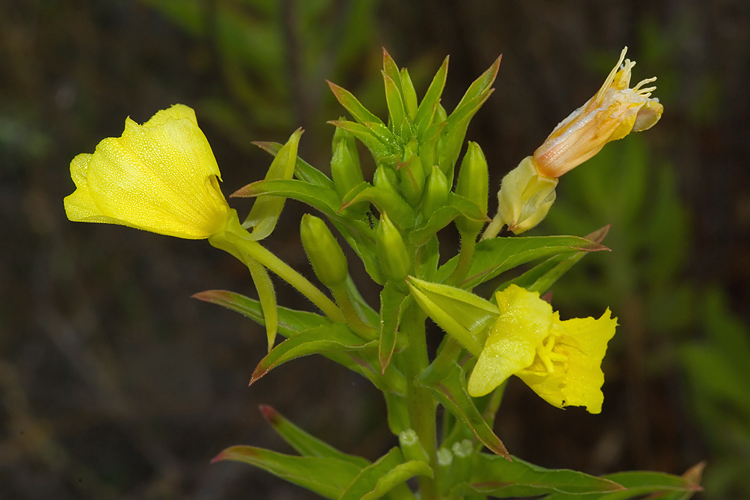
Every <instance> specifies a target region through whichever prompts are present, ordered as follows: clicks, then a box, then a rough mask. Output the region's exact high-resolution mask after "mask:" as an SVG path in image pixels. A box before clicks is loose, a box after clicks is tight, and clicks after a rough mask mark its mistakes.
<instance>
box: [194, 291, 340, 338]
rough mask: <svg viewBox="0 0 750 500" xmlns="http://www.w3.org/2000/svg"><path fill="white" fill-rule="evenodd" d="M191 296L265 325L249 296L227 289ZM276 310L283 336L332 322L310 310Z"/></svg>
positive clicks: (255, 304) (258, 308)
mask: <svg viewBox="0 0 750 500" xmlns="http://www.w3.org/2000/svg"><path fill="white" fill-rule="evenodd" d="M193 298H195V299H198V300H202V301H204V302H210V303H211V304H216V305H220V306H222V307H226V308H227V309H231V310H232V311H235V312H238V313H240V314H242V315H243V316H245V317H247V318H250V319H252V320H253V321H255V322H256V323H258V324H259V325H264V326H265V320H264V318H263V309H262V308H261V305H260V302H258V301H257V300H255V299H251V298H250V297H246V296H244V295H241V294H239V293H235V292H230V291H227V290H207V291H205V292H199V293H196V294H194V295H193ZM278 311H279V333H280V334H281V335H283V336H285V337H294V336H295V335H298V334H300V333H302V332H304V331H306V330H311V329H314V328H319V327H324V326H330V325H332V324H333V323H331V322H330V321H328V319H326V318H325V317H323V316H321V315H319V314H315V313H311V312H306V311H297V310H295V309H288V308H286V307H279V308H278Z"/></svg>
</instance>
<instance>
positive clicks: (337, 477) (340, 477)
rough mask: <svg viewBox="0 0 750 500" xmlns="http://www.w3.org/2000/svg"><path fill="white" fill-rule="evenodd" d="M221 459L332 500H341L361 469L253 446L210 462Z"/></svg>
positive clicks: (236, 448)
mask: <svg viewBox="0 0 750 500" xmlns="http://www.w3.org/2000/svg"><path fill="white" fill-rule="evenodd" d="M222 460H232V461H235V462H243V463H246V464H249V465H253V466H255V467H258V468H259V469H263V470H265V471H266V472H270V473H271V474H273V475H274V476H276V477H279V478H281V479H283V480H285V481H288V482H290V483H293V484H296V485H298V486H301V487H303V488H307V489H308V490H310V491H313V492H315V493H317V494H319V495H321V496H323V497H325V498H330V499H332V500H336V499H338V498H340V497H341V495H342V494H343V493H344V491H346V488H347V486H349V485H350V484H351V483H352V481H354V479H355V478H356V477H357V475H358V474H359V473H360V472H361V470H362V468H361V467H358V466H356V465H354V464H352V463H350V462H346V461H344V460H339V459H337V458H320V457H295V456H291V455H284V454H283V453H277V452H275V451H271V450H266V449H263V448H256V447H254V446H232V447H231V448H227V449H226V450H224V451H222V452H221V453H220V454H219V455H218V456H216V458H214V459H213V460H212V461H211V463H216V462H219V461H222Z"/></svg>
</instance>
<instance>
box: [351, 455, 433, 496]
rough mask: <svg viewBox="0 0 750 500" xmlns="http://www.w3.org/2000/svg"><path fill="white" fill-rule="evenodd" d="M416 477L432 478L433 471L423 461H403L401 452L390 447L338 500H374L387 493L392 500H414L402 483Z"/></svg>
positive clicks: (363, 471) (361, 473)
mask: <svg viewBox="0 0 750 500" xmlns="http://www.w3.org/2000/svg"><path fill="white" fill-rule="evenodd" d="M415 476H428V477H432V476H433V472H432V469H431V468H430V466H429V465H427V464H426V463H424V462H419V461H416V460H412V461H409V462H404V457H403V455H402V454H401V450H400V449H398V448H392V449H391V451H389V452H388V453H387V454H385V455H383V456H382V457H380V458H379V459H378V461H377V462H375V463H374V464H372V465H370V466H369V467H365V468H364V469H362V472H360V474H359V475H358V476H357V477H356V478H355V479H354V481H353V482H352V483H351V484H350V485H349V487H348V488H347V489H346V491H344V493H343V494H342V495H341V498H340V499H339V500H375V499H377V498H381V497H382V496H383V495H385V494H386V493H390V497H391V498H393V499H394V500H395V499H398V500H406V499H409V500H413V499H414V496H413V494H412V493H411V492H410V491H409V488H408V487H407V486H406V484H404V483H406V481H407V480H409V479H411V478H412V477H415Z"/></svg>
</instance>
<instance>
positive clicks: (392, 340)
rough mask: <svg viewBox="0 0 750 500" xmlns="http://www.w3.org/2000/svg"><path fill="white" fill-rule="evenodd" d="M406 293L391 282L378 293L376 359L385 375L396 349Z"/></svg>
mask: <svg viewBox="0 0 750 500" xmlns="http://www.w3.org/2000/svg"><path fill="white" fill-rule="evenodd" d="M406 297H408V293H404V292H401V291H400V290H399V287H398V286H396V284H395V283H394V282H392V281H389V282H388V283H386V285H385V287H384V288H383V290H381V292H380V343H379V345H378V359H379V360H380V367H381V368H382V370H383V373H385V370H386V368H388V365H389V364H390V362H391V357H392V356H393V351H394V349H395V348H396V333H397V332H398V325H399V321H400V320H401V312H402V311H403V310H404V306H405V302H406Z"/></svg>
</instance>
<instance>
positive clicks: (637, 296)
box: [0, 0, 750, 499]
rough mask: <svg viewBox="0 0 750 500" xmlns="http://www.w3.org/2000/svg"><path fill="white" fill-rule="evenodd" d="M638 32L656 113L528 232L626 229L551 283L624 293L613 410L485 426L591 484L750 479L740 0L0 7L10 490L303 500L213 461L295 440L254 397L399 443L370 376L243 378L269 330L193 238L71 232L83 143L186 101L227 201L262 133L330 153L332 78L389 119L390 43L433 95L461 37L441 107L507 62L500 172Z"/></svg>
mask: <svg viewBox="0 0 750 500" xmlns="http://www.w3.org/2000/svg"><path fill="white" fill-rule="evenodd" d="M623 45H628V46H630V52H629V56H630V57H632V58H633V59H635V60H637V61H638V66H637V67H636V69H635V75H636V76H635V79H636V80H639V79H641V78H646V77H650V76H652V75H657V76H658V77H659V80H658V82H657V85H658V90H657V91H656V94H655V95H656V96H658V97H659V98H660V100H661V101H662V102H663V103H664V105H665V114H664V118H663V119H662V121H661V123H659V125H658V126H657V127H656V128H654V129H653V130H652V131H650V132H649V134H646V135H644V136H639V135H636V136H630V137H628V138H627V139H626V140H624V141H620V142H619V143H614V144H610V145H608V146H607V147H605V148H604V150H603V151H602V153H601V154H600V155H599V156H597V157H596V158H594V159H593V160H591V161H589V162H588V163H587V164H585V165H584V166H582V167H580V168H578V169H576V170H575V171H573V172H571V173H569V174H567V175H566V176H565V177H564V178H563V179H562V181H561V183H560V187H559V188H558V201H557V203H556V204H555V206H554V208H553V209H552V211H551V212H550V216H549V217H548V220H547V221H545V223H544V225H543V226H540V227H539V228H538V229H536V230H535V231H534V234H545V233H548V232H565V233H572V234H577V235H584V234H588V233H590V232H592V231H594V230H595V229H598V228H599V227H602V226H604V225H606V224H612V227H611V229H610V233H609V235H608V236H607V238H606V239H605V241H604V243H605V244H607V245H608V246H609V247H610V248H612V249H613V251H612V252H611V253H608V254H606V255H602V254H598V255H592V256H589V257H588V258H587V259H584V260H583V261H582V263H581V264H579V266H578V267H577V268H576V269H574V270H573V271H572V272H570V273H569V274H568V275H566V276H565V277H564V278H563V279H562V280H561V281H560V282H559V283H557V284H556V285H555V287H554V288H553V290H554V297H553V300H554V303H555V304H556V307H559V308H560V309H561V310H562V311H563V314H564V315H567V316H568V317H572V316H582V315H591V314H600V313H601V311H602V309H603V308H604V307H607V306H608V307H610V308H612V310H613V311H614V312H615V314H616V315H617V316H619V318H620V323H621V327H620V329H619V333H618V335H617V336H616V337H615V340H614V341H613V344H612V347H611V350H610V354H609V355H608V357H607V359H606V364H605V372H606V374H607V382H606V384H605V387H604V391H605V395H606V398H605V405H604V410H603V413H602V414H601V415H599V416H591V415H588V414H586V413H585V412H584V411H579V409H576V408H572V409H569V410H566V411H564V412H563V411H560V410H557V409H555V408H552V407H550V406H549V405H546V404H545V403H544V402H542V401H541V400H538V398H535V397H534V395H533V394H531V393H530V391H527V390H525V389H524V388H523V387H522V384H514V383H510V384H509V387H508V390H507V391H506V401H505V402H504V404H503V408H502V412H501V415H500V417H499V418H498V421H497V423H496V430H497V432H498V434H499V435H500V436H501V437H502V438H503V439H504V440H505V442H506V445H507V446H508V448H509V449H510V450H511V451H512V452H513V453H514V454H516V455H519V456H521V457H523V458H525V459H527V460H530V461H533V462H536V463H539V464H540V465H544V466H548V467H569V468H578V469H582V470H584V471H586V472H590V473H595V474H597V473H604V472H610V471H614V470H623V469H633V468H636V469H656V470H662V471H667V472H672V473H681V472H683V471H684V470H686V469H687V468H688V467H689V466H691V465H693V464H695V463H697V462H699V461H700V460H703V459H706V460H707V461H708V467H707V469H706V473H705V485H706V488H707V490H706V492H705V493H704V494H703V497H704V498H707V499H723V498H726V499H735V498H746V497H750V480H749V479H748V478H750V396H748V388H750V371H749V370H750V368H749V366H750V365H749V364H748V362H747V360H748V359H750V331H749V330H748V327H747V322H748V320H750V310H749V309H748V308H747V307H746V304H747V303H748V299H750V287H748V281H749V280H750V257H749V256H750V251H749V250H750V244H749V242H748V239H750V187H748V186H750V169H748V168H747V167H748V158H750V141H748V138H749V137H750V93H748V92H747V90H746V82H747V80H748V77H750V4H748V3H747V2H744V1H742V0H717V1H715V2H701V1H700V0H668V1H665V2H658V3H654V2H614V1H610V0H606V1H581V2H565V3H561V2H555V1H553V0H505V1H498V2H485V1H482V0H438V1H429V2H428V1H426V0H411V1H403V0H402V1H397V0H351V1H346V0H143V1H141V2H137V1H133V0H0V62H2V64H0V179H1V181H0V221H2V222H1V223H2V233H3V235H4V238H3V241H4V243H2V245H1V247H0V248H2V254H1V255H2V259H0V290H1V291H2V296H1V297H0V402H1V405H0V429H1V431H0V432H2V434H0V436H1V441H0V497H2V498H29V499H37V498H38V499H51V498H54V499H78V498H91V499H129V498H146V499H167V498H170V499H171V498H191V499H233V498H248V497H251V498H269V499H273V498H284V499H296V498H300V499H302V498H312V495H311V494H309V493H307V492H305V491H303V490H300V489H298V488H295V487H293V486H288V485H285V484H283V483H281V482H280V481H277V480H275V479H274V478H272V477H270V476H268V475H265V474H264V473H263V472H261V471H257V470H255V469H251V468H247V467H243V466H242V465H240V464H231V463H221V464H217V465H213V466H211V465H209V464H208V460H209V459H210V458H211V457H212V456H214V455H215V454H216V453H218V452H219V451H220V450H222V449H223V448H225V447H226V446H229V445H232V444H239V443H245V444H249V443H252V444H256V445H260V446H266V447H273V448H277V449H283V444H282V443H280V442H278V440H277V439H276V438H275V437H274V436H272V434H271V433H270V432H268V427H267V426H266V424H265V422H264V421H263V420H262V418H261V416H260V413H259V412H258V411H257V405H258V404H260V403H265V404H270V405H272V406H274V407H276V408H277V409H278V410H279V411H281V412H282V413H283V414H285V415H287V416H288V417H290V418H292V419H293V420H294V421H295V422H297V423H298V424H299V425H300V426H302V427H303V428H305V429H307V430H309V431H311V432H313V433H314V434H316V435H318V436H320V437H322V438H324V439H326V440H328V441H330V442H331V443H333V444H334V445H336V446H337V447H340V448H342V449H344V450H346V451H348V452H352V453H357V454H362V455H364V456H366V457H369V458H373V457H375V456H377V455H378V454H380V453H382V452H383V451H385V450H386V449H388V448H389V447H391V446H392V445H393V444H394V441H393V437H392V436H391V435H390V434H389V432H388V430H387V427H386V425H385V423H384V422H383V417H384V405H383V403H382V402H381V401H380V399H379V396H378V395H377V394H378V393H377V392H376V391H372V390H371V389H370V388H369V387H368V386H367V384H366V383H365V382H364V381H363V380H361V379H359V378H357V376H355V375H353V374H350V373H348V372H346V371H345V370H343V369H341V368H339V367H338V366H336V365H334V364H332V363H329V362H327V361H326V360H325V359H323V358H305V359H301V360H298V361H295V363H293V364H290V365H288V366H287V367H285V369H284V370H279V371H278V372H274V374H272V375H269V377H267V378H266V379H264V380H263V381H262V382H260V383H259V384H257V385H254V386H253V387H252V388H250V389H246V388H245V386H246V384H247V381H248V380H249V379H250V375H251V373H252V370H253V367H254V365H255V363H257V361H258V360H259V359H260V358H261V357H262V355H263V352H264V351H265V346H264V343H265V337H264V332H263V331H262V329H261V328H259V327H256V326H255V325H251V324H249V323H248V322H246V321H244V320H243V319H242V318H240V317H235V316H234V315H232V314H231V313H229V312H227V311H224V310H219V308H215V307H212V306H210V305H207V304H200V303H198V302H196V301H194V300H192V299H190V298H189V295H190V294H192V293H194V292H198V291H201V290H205V289H212V288H225V289H232V290H236V291H238V292H242V293H246V294H248V295H252V294H253V290H252V284H251V282H250V280H249V279H248V276H246V270H244V269H243V268H242V266H241V265H240V264H239V263H238V262H234V261H233V260H232V259H231V258H230V257H228V256H223V255H220V254H217V253H216V252H215V251H214V250H213V249H212V248H210V247H209V246H208V245H206V244H202V243H200V242H188V241H180V240H176V239H170V238H165V237H162V236H158V235H152V234H148V233H143V232H137V231H133V230H130V229H127V228H122V227H111V226H103V225H101V226H100V225H96V226H95V225H85V224H72V223H69V222H67V221H66V219H65V216H64V212H63V210H62V198H63V197H64V196H66V195H67V194H69V193H70V192H72V190H73V184H72V181H70V178H69V175H68V164H69V162H70V160H71V159H72V158H73V156H75V155H76V154H78V153H81V152H91V151H92V150H93V149H94V147H95V145H96V144H97V143H98V142H99V140H101V139H102V138H104V137H107V136H118V135H120V133H121V132H122V127H123V121H124V118H125V117H126V116H131V117H132V118H133V119H135V120H136V121H139V122H142V121H144V120H146V119H148V118H149V117H150V116H151V115H152V114H153V113H154V112H155V111H157V110H159V109H163V108H165V107H167V106H169V105H170V104H173V103H176V102H183V103H185V104H188V105H190V106H193V107H194V108H196V111H197V114H198V117H199V121H200V123H201V125H202V127H203V129H204V131H205V132H206V135H207V136H208V138H209V140H210V141H211V144H212V146H213V148H214V151H215V154H216V156H217V159H218V161H219V164H220V165H221V168H222V173H223V177H224V191H225V193H231V192H233V191H234V190H235V189H237V188H239V187H241V186H243V185H244V184H247V183H248V182H251V181H253V180H256V179H259V178H261V177H262V176H263V175H264V172H265V169H266V168H267V167H268V165H269V164H270V158H269V157H267V156H266V155H265V153H263V152H261V151H260V150H258V149H256V148H254V147H253V146H252V145H251V144H250V142H251V141H254V140H274V141H281V142H283V141H284V140H285V138H286V137H288V135H289V133H291V131H292V130H293V129H295V128H296V127H298V126H303V127H304V128H305V129H306V134H305V136H304V137H303V139H302V144H301V147H300V148H301V155H302V156H303V157H304V158H306V159H307V160H308V161H310V162H312V163H313V164H315V165H317V166H318V167H319V168H323V169H325V168H326V164H327V162H328V161H330V146H329V144H330V142H329V141H330V137H331V135H332V132H333V127H332V126H330V125H326V124H325V121H327V120H332V119H336V118H338V116H340V115H341V114H342V113H343V110H341V109H340V108H339V107H338V105H337V104H336V103H335V100H334V99H333V97H332V96H331V95H330V93H329V91H328V87H327V85H326V83H325V79H328V80H331V81H334V82H336V83H337V84H340V85H342V86H344V87H346V88H348V89H349V90H352V91H353V92H354V93H355V94H356V95H357V96H358V97H360V99H361V100H362V101H363V102H364V104H365V105H367V106H368V107H369V108H370V109H372V110H373V111H375V112H378V111H380V113H379V114H381V116H382V115H383V114H384V109H385V102H384V99H383V97H382V94H381V90H380V89H381V77H380V75H379V68H380V61H381V51H380V47H381V46H384V47H386V48H387V49H388V50H389V52H390V53H391V54H392V55H393V57H394V58H395V59H396V61H397V62H398V63H399V64H400V65H402V66H408V67H409V70H410V73H411V75H412V78H413V79H414V81H415V85H416V87H417V90H418V92H424V89H425V87H426V79H427V78H429V77H430V76H431V73H432V72H434V71H435V69H436V68H437V67H438V65H439V63H440V61H441V60H442V58H443V57H444V56H445V54H450V55H451V65H450V71H449V77H448V86H447V89H446V94H445V100H446V107H448V108H450V107H452V106H453V105H455V103H456V102H458V100H459V98H460V96H461V95H462V93H463V91H464V90H465V88H466V87H467V86H468V84H469V83H470V82H471V81H472V80H473V79H474V78H476V76H478V75H479V74H480V73H481V72H482V71H483V70H484V69H486V67H487V66H489V65H490V63H491V62H492V61H493V60H494V58H495V57H497V55H498V54H500V53H503V62H502V64H501V68H500V74H499V76H498V80H497V83H496V88H497V92H496V93H495V94H494V95H493V96H492V98H491V99H490V100H489V101H488V103H487V104H486V105H485V108H484V110H482V111H481V112H480V113H479V114H478V115H477V117H476V119H475V120H474V124H473V125H472V127H471V128H470V129H469V133H468V138H469V139H471V140H475V141H477V142H479V143H480V144H481V145H482V148H483V149H484V152H485V154H486V156H487V158H488V160H489V162H490V164H491V165H494V166H495V168H494V169H493V173H492V183H493V185H495V186H498V185H499V182H500V179H501V178H502V176H503V175H504V174H505V172H507V171H508V170H510V169H511V168H513V167H514V166H515V165H516V164H517V163H518V161H519V160H520V159H521V158H523V157H524V156H526V155H528V154H530V153H531V152H533V150H534V149H535V148H536V147H537V146H538V145H539V144H540V143H541V141H542V140H543V139H544V138H545V137H546V135H547V134H548V133H549V131H551V130H552V128H553V127H554V125H555V124H556V123H557V122H558V121H560V120H561V119H562V118H563V117H565V116H567V115H568V114H569V113H570V112H571V111H572V110H573V109H574V108H576V107H578V106H580V105H581V104H582V103H583V102H585V101H586V100H587V99H588V98H589V97H590V96H591V95H592V94H593V92H594V91H595V90H596V89H598V88H599V85H600V84H601V79H602V78H603V76H604V75H605V74H606V73H607V71H608V70H609V69H610V67H611V64H612V62H613V60H614V59H615V58H616V56H617V54H618V53H619V50H620V49H621V47H622V46H623ZM248 203H249V202H247V201H243V200H239V201H236V202H233V205H234V206H235V207H236V208H238V209H240V210H241V211H242V210H247V209H248V208H249V206H250V205H249V204H248ZM287 205H288V206H287V211H286V212H285V214H284V215H283V217H282V220H281V224H282V226H283V224H284V223H286V224H288V225H290V226H292V225H293V226H294V229H293V230H284V231H277V232H276V233H275V234H274V236H273V237H272V238H270V239H268V240H266V242H267V244H268V246H269V248H271V250H273V251H274V252H276V253H277V254H278V255H279V256H281V257H282V258H284V259H285V260H287V261H288V262H290V263H291V264H292V265H294V266H295V267H297V268H298V269H301V270H303V271H304V272H306V273H308V274H310V269H309V266H308V264H307V262H306V260H305V257H304V254H303V253H302V249H301V245H300V244H299V240H298V235H297V230H296V224H297V221H298V220H299V219H298V217H299V215H300V214H301V213H303V211H304V208H303V207H301V206H299V204H293V203H289V204H287ZM491 207H492V208H491V210H492V209H494V207H493V206H492V205H491ZM350 261H351V259H350ZM354 271H355V274H356V271H357V270H356V269H355V270H354ZM362 275H363V273H362V272H361V270H360V272H359V277H360V278H361V277H362ZM277 292H278V294H279V302H280V303H282V304H287V305H292V306H296V307H300V306H301V307H305V305H304V304H300V302H301V301H300V298H299V296H297V295H296V294H295V293H294V292H293V291H291V290H290V289H289V288H288V287H279V288H278V290H277ZM368 293H369V298H370V299H371V300H374V297H375V292H374V291H373V290H369V291H368V290H365V294H366V296H367V294H368Z"/></svg>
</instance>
